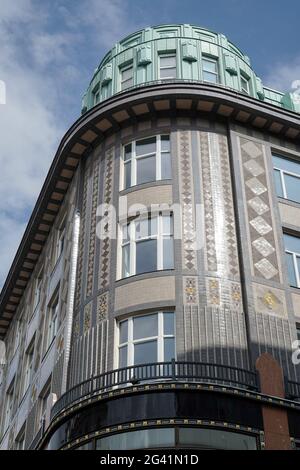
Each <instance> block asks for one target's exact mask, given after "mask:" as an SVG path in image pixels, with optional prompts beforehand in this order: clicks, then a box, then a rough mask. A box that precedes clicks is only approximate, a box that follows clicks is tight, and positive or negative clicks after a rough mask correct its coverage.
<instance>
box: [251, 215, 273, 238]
mask: <svg viewBox="0 0 300 470" xmlns="http://www.w3.org/2000/svg"><path fill="white" fill-rule="evenodd" d="M250 224H251V225H252V227H254V228H255V230H256V231H257V232H258V233H259V234H260V235H266V234H267V233H269V232H271V230H272V227H271V226H270V225H269V224H268V223H267V222H266V221H265V220H264V219H263V218H262V217H260V216H258V217H256V218H255V219H253V220H250Z"/></svg>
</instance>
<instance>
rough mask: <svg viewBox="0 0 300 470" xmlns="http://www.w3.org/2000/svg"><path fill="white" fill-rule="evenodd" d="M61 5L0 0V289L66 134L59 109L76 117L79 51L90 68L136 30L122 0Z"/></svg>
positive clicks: (81, 73)
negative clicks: (0, 95)
mask: <svg viewBox="0 0 300 470" xmlns="http://www.w3.org/2000/svg"><path fill="white" fill-rule="evenodd" d="M65 5H66V4H65V3H64V4H63V5H62V4H61V2H60V0H58V1H57V2H55V3H54V2H53V3H48V2H39V1H38V0H1V7H0V44H1V54H0V80H4V81H5V84H6V91H7V96H6V104H5V105H3V104H0V168H1V171H0V286H1V284H2V283H3V282H4V280H5V277H6V275H7V273H8V270H9V267H10V264H11V262H12V260H13V256H14V254H15V252H16V250H17V247H18V244H19V242H20V239H21V236H22V233H23V231H24V229H25V226H26V223H25V222H26V221H27V220H25V219H27V218H28V217H29V215H30V212H31V210H32V208H33V205H34V203H35V201H36V198H37V196H38V193H39V191H40V189H41V186H42V183H43V180H44V178H45V176H46V173H47V170H48V168H49V166H50V163H51V161H52V158H53V156H54V153H55V151H56V148H57V145H58V143H59V140H60V139H61V137H62V136H63V134H64V133H65V131H66V127H67V123H66V120H65V117H66V114H67V111H66V110H68V108H69V106H70V105H71V106H73V109H75V107H76V105H77V103H78V108H77V109H78V115H79V112H80V102H81V96H80V95H78V96H76V95H75V96H74V87H76V86H77V87H78V82H80V80H83V77H84V81H82V90H81V91H82V92H84V89H85V87H86V86H87V85H88V83H87V82H86V76H88V78H90V75H91V72H92V71H87V70H85V69H84V65H82V58H81V57H80V56H79V54H80V52H79V47H80V46H81V47H83V49H82V50H86V51H87V50H89V52H90V50H91V48H92V51H93V50H94V51H95V52H93V54H94V56H95V66H96V65H97V63H98V61H99V60H100V58H101V56H102V55H103V54H104V53H105V52H106V50H107V49H109V48H110V47H112V45H113V43H114V42H115V41H117V40H119V39H120V38H122V37H123V36H124V35H125V34H127V33H128V32H131V31H134V30H135V29H137V25H134V24H133V22H132V21H131V19H130V17H129V15H128V11H127V9H128V3H127V2H123V1H121V0H98V1H97V0H81V1H77V0H76V1H74V2H72V3H71V5H72V6H70V7H69V8H67V7H66V6H65ZM69 5H70V4H69ZM58 20H59V21H58ZM75 83H76V86H75ZM74 103H76V105H75V104H74ZM78 115H75V116H74V118H77V117H78ZM68 118H69V119H70V114H69V115H68Z"/></svg>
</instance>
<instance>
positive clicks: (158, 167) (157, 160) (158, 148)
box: [155, 135, 161, 181]
mask: <svg viewBox="0 0 300 470" xmlns="http://www.w3.org/2000/svg"><path fill="white" fill-rule="evenodd" d="M155 165H156V181H159V180H161V136H160V135H158V136H156V158H155Z"/></svg>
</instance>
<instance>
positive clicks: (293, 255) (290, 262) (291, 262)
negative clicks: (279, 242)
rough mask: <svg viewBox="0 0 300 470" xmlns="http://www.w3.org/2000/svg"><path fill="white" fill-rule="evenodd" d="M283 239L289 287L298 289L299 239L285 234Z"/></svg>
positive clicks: (299, 273) (299, 274) (299, 279)
mask: <svg viewBox="0 0 300 470" xmlns="http://www.w3.org/2000/svg"><path fill="white" fill-rule="evenodd" d="M283 237H284V244H285V255H286V263H287V269H288V277H289V281H290V285H291V286H292V287H298V288H300V238H299V237H295V236H293V235H289V234H287V233H284V234H283Z"/></svg>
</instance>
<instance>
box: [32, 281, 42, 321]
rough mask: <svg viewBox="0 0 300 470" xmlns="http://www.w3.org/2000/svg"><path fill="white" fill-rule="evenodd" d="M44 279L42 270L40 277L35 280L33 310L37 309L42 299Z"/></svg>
mask: <svg viewBox="0 0 300 470" xmlns="http://www.w3.org/2000/svg"><path fill="white" fill-rule="evenodd" d="M42 280H43V279H42V272H40V273H39V275H38V277H37V278H36V280H35V286H34V297H33V312H34V311H35V309H36V307H37V306H38V305H39V303H40V300H41V293H42Z"/></svg>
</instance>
